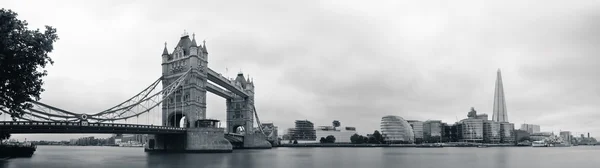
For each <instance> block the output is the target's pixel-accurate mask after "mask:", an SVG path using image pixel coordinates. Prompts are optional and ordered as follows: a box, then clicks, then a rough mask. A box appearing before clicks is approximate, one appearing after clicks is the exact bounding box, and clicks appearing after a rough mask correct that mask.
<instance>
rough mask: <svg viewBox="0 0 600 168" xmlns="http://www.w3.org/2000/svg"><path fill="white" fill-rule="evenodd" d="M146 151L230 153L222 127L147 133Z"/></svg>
mask: <svg viewBox="0 0 600 168" xmlns="http://www.w3.org/2000/svg"><path fill="white" fill-rule="evenodd" d="M144 151H146V152H189V153H230V152H232V151H233V147H232V146H231V143H229V141H227V140H226V139H225V137H224V130H223V129H222V128H210V127H200V128H188V129H187V131H186V133H185V134H169V135H166V134H160V135H148V141H147V142H146V145H145V146H144Z"/></svg>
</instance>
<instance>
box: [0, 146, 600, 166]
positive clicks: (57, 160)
mask: <svg viewBox="0 0 600 168" xmlns="http://www.w3.org/2000/svg"><path fill="white" fill-rule="evenodd" d="M599 149H600V147H568V148H531V147H529V148H527V147H521V148H274V149H270V150H235V151H234V152H233V153H213V154H204V153H185V154H183V153H165V154H154V153H145V152H144V151H143V149H141V148H119V147H69V146H38V150H37V152H36V154H35V155H34V156H33V157H32V158H19V159H10V160H7V161H4V162H3V161H0V167H10V168H13V167H16V168H20V167H43V168H65V167H66V168H69V167H84V168H96V167H98V168H99V167H128V168H137V167H151V168H171V167H190V168H191V167H193V168H197V167H207V168H217V167H218V168H239V167H244V168H246V167H247V168H264V167H283V168H311V167H315V168H320V167H346V168H354V167H360V168H375V167H424V168H427V167H431V168H438V167H461V168H470V167H490V168H512V167H544V168H562V167H565V166H577V167H595V165H598V164H600V160H597V159H595V156H598V155H600V150H599Z"/></svg>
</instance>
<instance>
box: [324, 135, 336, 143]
mask: <svg viewBox="0 0 600 168" xmlns="http://www.w3.org/2000/svg"><path fill="white" fill-rule="evenodd" d="M325 142H327V143H335V137H334V136H333V135H328V136H327V137H325Z"/></svg>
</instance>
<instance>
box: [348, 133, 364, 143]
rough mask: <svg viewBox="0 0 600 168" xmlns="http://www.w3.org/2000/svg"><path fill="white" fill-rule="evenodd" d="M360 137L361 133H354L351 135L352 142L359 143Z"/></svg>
mask: <svg viewBox="0 0 600 168" xmlns="http://www.w3.org/2000/svg"><path fill="white" fill-rule="evenodd" d="M359 138H361V137H360V135H358V134H354V135H352V136H350V142H351V143H353V144H357V143H358V141H359V140H358V139H359ZM361 140H362V138H361Z"/></svg>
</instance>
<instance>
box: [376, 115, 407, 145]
mask: <svg viewBox="0 0 600 168" xmlns="http://www.w3.org/2000/svg"><path fill="white" fill-rule="evenodd" d="M381 134H382V135H383V140H384V141H386V142H387V143H414V142H415V134H414V132H413V129H412V127H411V126H410V124H408V122H407V121H406V120H404V118H402V117H400V116H392V115H388V116H384V117H382V118H381Z"/></svg>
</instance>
